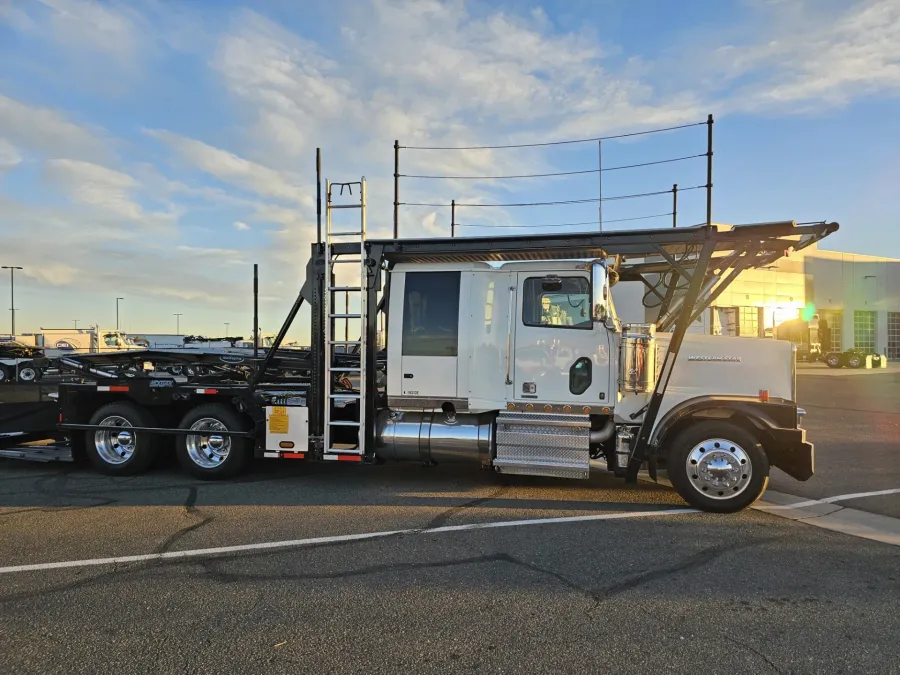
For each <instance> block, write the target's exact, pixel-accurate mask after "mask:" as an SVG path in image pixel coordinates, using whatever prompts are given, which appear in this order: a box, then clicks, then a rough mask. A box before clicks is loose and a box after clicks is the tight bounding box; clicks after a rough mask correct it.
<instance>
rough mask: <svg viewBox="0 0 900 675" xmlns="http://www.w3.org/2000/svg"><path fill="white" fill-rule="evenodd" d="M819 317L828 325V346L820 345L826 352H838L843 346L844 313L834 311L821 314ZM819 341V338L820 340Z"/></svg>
mask: <svg viewBox="0 0 900 675" xmlns="http://www.w3.org/2000/svg"><path fill="white" fill-rule="evenodd" d="M821 316H822V318H823V319H825V321H826V322H827V323H828V333H829V344H824V343H823V344H822V349H824V350H825V351H826V352H839V351H842V350H843V348H844V347H843V345H844V313H843V312H835V311H824V312H821ZM820 339H821V338H820Z"/></svg>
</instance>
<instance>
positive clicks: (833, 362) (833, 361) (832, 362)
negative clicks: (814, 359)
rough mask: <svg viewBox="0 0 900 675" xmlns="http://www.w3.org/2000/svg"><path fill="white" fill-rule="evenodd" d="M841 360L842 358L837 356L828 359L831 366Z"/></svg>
mask: <svg viewBox="0 0 900 675" xmlns="http://www.w3.org/2000/svg"><path fill="white" fill-rule="evenodd" d="M840 362H841V360H840V359H839V358H838V357H836V356H832V357H831V358H829V359H828V365H830V366H836V365H838V364H839V363H840Z"/></svg>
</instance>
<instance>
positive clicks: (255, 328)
mask: <svg viewBox="0 0 900 675" xmlns="http://www.w3.org/2000/svg"><path fill="white" fill-rule="evenodd" d="M253 358H254V359H256V358H259V265H258V264H257V263H253Z"/></svg>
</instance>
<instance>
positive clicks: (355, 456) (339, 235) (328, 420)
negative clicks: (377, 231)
mask: <svg viewBox="0 0 900 675" xmlns="http://www.w3.org/2000/svg"><path fill="white" fill-rule="evenodd" d="M325 185H326V199H325V261H326V264H325V293H324V300H325V302H324V309H325V312H324V319H325V321H324V324H325V399H324V401H323V404H324V407H325V414H324V417H323V421H324V429H323V434H324V438H323V441H324V443H323V448H322V458H323V459H326V460H356V461H360V460H362V458H363V456H364V455H365V454H366V405H365V404H366V380H367V378H366V317H367V312H368V298H367V293H366V292H365V291H366V251H365V241H366V179H365V176H363V178H362V179H361V180H359V181H356V182H352V183H332V182H331V181H326V183H325ZM336 188H339V189H340V191H339V192H338V196H340V195H343V194H344V190H345V189H346V190H348V192H349V194H350V195H352V194H353V190H354V188H357V189H358V194H359V201H358V202H354V203H347V204H335V203H334V202H333V196H334V190H335V189H336ZM335 209H359V212H360V218H359V229H358V230H353V231H344V230H335V229H334V223H333V222H332V211H333V210H335ZM353 238H356V239H357V240H358V241H359V242H360V246H359V255H358V256H354V255H351V256H339V255H335V253H334V244H335V243H337V242H345V241H347V240H348V239H350V240H352V239H353ZM353 265H356V266H357V269H358V271H359V276H358V277H357V280H356V281H354V282H353V283H351V284H350V285H338V284H337V275H336V274H335V269H336V268H338V267H341V268H343V267H344V266H349V267H350V269H353ZM338 293H344V294H345V298H347V302H346V303H345V308H344V311H343V312H339V311H338V309H337V302H336V297H337V296H336V294H338ZM351 296H357V297H358V298H359V311H358V312H357V313H351V310H350V300H349V298H350V297H351ZM339 322H343V325H344V331H343V338H344V339H338V331H337V330H336V327H337V324H338V323H339ZM351 322H358V324H359V339H357V340H351V339H350V336H351V335H353V334H354V333H353V331H352V330H351ZM338 347H343V349H344V353H347V352H349V351H358V353H359V365H358V366H353V367H346V366H341V365H338V364H336V363H335V360H336V354H337V348H338ZM338 374H345V378H344V379H343V382H345V383H347V384H348V385H349V388H347V389H344V390H342V391H337V389H338V385H336V384H335V375H338ZM354 379H355V380H356V385H355V386H354V384H353V380H354ZM354 402H355V403H356V407H357V409H358V411H359V414H358V416H356V419H344V418H341V419H335V414H336V411H337V410H338V409H339V408H345V407H347V406H351V405H352V404H353V403H354ZM348 427H352V428H354V429H355V430H356V442H355V444H354V443H336V442H335V436H336V435H337V433H336V430H337V429H340V428H344V429H346V428H348ZM345 440H349V436H348V437H347V438H346V439H345Z"/></svg>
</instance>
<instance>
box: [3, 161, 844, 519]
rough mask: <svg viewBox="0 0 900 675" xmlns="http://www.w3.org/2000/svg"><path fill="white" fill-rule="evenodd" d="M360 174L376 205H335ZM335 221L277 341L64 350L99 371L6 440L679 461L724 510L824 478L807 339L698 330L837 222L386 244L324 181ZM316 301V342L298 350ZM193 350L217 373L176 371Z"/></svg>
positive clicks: (218, 452) (359, 459) (692, 488)
mask: <svg viewBox="0 0 900 675" xmlns="http://www.w3.org/2000/svg"><path fill="white" fill-rule="evenodd" d="M348 187H349V188H352V189H353V190H355V191H356V194H357V195H358V197H357V198H356V199H355V200H354V201H350V202H348V203H335V202H334V198H335V195H339V194H343V190H344V188H348ZM337 190H339V192H337ZM344 199H346V198H344ZM335 209H357V210H358V211H359V216H360V218H359V221H358V222H359V226H358V227H355V228H354V229H353V230H352V231H346V230H339V229H337V228H335V227H334V226H333V223H332V212H333V211H334V210H335ZM325 215H326V229H325V237H324V241H321V242H317V243H314V244H313V245H312V247H311V255H310V259H309V261H308V263H307V268H306V280H305V282H304V284H303V287H302V289H301V290H300V293H299V295H298V297H297V299H296V301H295V303H294V305H293V307H292V309H291V310H290V312H289V313H288V316H287V317H286V319H285V321H284V324H283V325H282V327H281V330H280V331H279V333H278V335H277V336H276V338H275V341H274V344H273V345H272V347H271V348H270V349H268V350H267V351H266V352H265V354H264V355H261V356H260V357H259V358H255V357H253V356H251V355H245V354H234V353H220V354H213V353H207V352H196V353H194V352H193V350H168V351H167V350H152V349H150V350H144V351H141V352H138V353H129V352H120V353H111V354H102V353H100V354H84V355H72V356H68V357H64V358H62V359H60V363H61V367H62V368H64V369H69V371H70V372H72V373H80V381H78V382H71V383H62V384H60V386H59V392H58V400H57V401H54V402H42V403H40V405H41V406H43V407H41V408H40V409H38V408H34V409H32V410H31V411H30V412H29V414H30V418H29V419H31V420H33V423H31V424H26V423H25V422H24V420H25V418H24V417H21V418H20V419H19V420H18V421H17V419H16V415H15V414H11V413H12V411H10V410H9V409H6V410H4V409H5V408H6V406H5V405H0V443H2V442H3V437H2V434H3V433H4V432H7V433H9V432H13V433H18V434H22V435H27V436H28V437H29V438H34V437H36V436H41V435H42V434H43V437H45V438H46V437H48V436H50V435H55V437H56V439H57V441H59V442H63V441H67V442H68V443H70V445H71V448H72V452H73V453H74V455H75V456H76V457H83V458H86V459H87V460H88V461H89V462H90V463H91V464H92V465H93V466H94V467H95V468H96V469H98V470H100V471H103V472H105V473H108V474H113V475H126V474H135V473H139V472H141V471H145V470H147V469H148V468H149V467H150V465H151V464H152V462H153V461H154V459H155V457H156V456H157V455H158V454H159V453H160V452H161V451H162V450H163V447H164V441H166V440H167V439H168V441H170V442H171V441H174V447H175V452H176V454H177V456H178V459H179V461H180V463H181V465H182V466H183V467H184V469H185V470H186V471H188V472H189V473H190V474H192V475H193V476H195V477H197V478H201V479H211V480H215V479H227V478H230V477H233V476H235V475H237V474H239V473H240V472H241V471H243V470H244V469H245V468H246V466H247V463H248V461H249V460H250V459H251V458H253V457H256V458H270V459H280V460H298V461H306V462H318V461H326V462H338V463H341V462H346V463H362V464H372V463H380V462H387V461H409V462H418V463H422V464H425V465H438V466H439V465H442V464H460V463H462V464H469V465H471V466H472V467H473V468H481V469H487V470H490V471H494V472H498V473H504V474H519V475H536V476H549V477H556V478H568V479H585V478H588V476H589V475H590V473H591V472H592V471H597V470H603V471H610V472H612V473H614V474H615V475H617V476H621V477H622V478H624V479H625V480H627V481H635V480H637V477H638V474H639V472H640V471H641V470H642V469H643V468H646V469H647V470H648V472H649V474H650V476H651V477H652V478H653V479H656V477H657V472H658V470H659V469H660V468H665V469H666V470H667V472H668V477H669V479H670V480H671V482H672V484H673V485H674V487H675V489H676V490H677V491H678V493H679V494H680V495H681V496H682V497H683V498H684V499H685V500H686V501H687V502H688V503H690V504H692V505H693V506H695V507H698V508H700V509H704V510H707V511H714V512H733V511H737V510H740V509H742V508H745V507H746V506H748V505H749V504H751V503H753V502H754V501H755V500H756V499H757V498H759V496H760V495H761V494H762V493H763V491H764V490H765V488H766V485H767V483H768V477H769V470H770V467H772V466H777V467H779V468H781V469H782V470H784V471H785V472H786V473H788V474H789V475H791V476H792V477H794V478H795V479H797V480H807V479H809V478H810V477H811V476H812V473H813V454H814V450H813V446H812V444H811V443H809V442H808V441H807V439H806V433H805V431H804V430H803V429H802V427H801V424H800V422H801V417H802V415H803V411H802V410H800V409H799V408H798V407H797V403H796V373H795V357H794V349H795V347H794V345H792V344H791V343H790V342H786V341H779V340H767V339H752V338H729V337H712V336H706V335H695V334H687V329H688V327H689V326H690V325H691V324H692V323H693V322H694V321H695V320H696V319H697V317H698V316H700V315H701V313H702V312H703V310H704V308H706V307H708V306H709V305H710V303H712V302H713V301H714V300H715V299H716V297H718V295H719V294H720V293H721V292H722V291H724V290H725V288H727V286H728V285H729V284H730V283H731V282H732V281H733V280H734V279H735V278H736V276H737V275H738V274H739V273H740V272H741V271H742V270H745V269H749V268H755V267H761V266H764V265H769V264H771V263H772V262H774V261H775V260H776V259H778V258H780V257H782V256H784V255H787V254H788V253H789V252H790V251H792V250H800V249H802V248H805V247H806V246H809V245H810V244H813V243H814V242H816V241H819V240H821V239H822V238H823V237H825V236H828V235H829V234H831V233H832V232H834V231H836V230H837V229H838V225H837V224H836V223H825V222H821V223H813V224H801V225H798V224H796V223H795V222H793V221H783V222H770V223H759V224H751V225H743V226H734V227H722V226H716V225H711V224H707V225H700V226H696V227H685V228H672V229H651V230H637V231H634V230H633V231H623V232H608V233H598V232H590V233H580V234H565V235H558V236H557V235H540V236H527V237H522V236H512V237H497V238H489V237H475V238H460V237H454V238H449V239H441V238H437V239H369V238H368V237H367V236H366V184H365V179H364V178H363V179H362V180H361V181H356V182H353V183H334V184H332V183H326V208H325ZM629 282H637V283H639V284H642V285H643V286H644V287H646V289H647V293H648V294H650V295H652V296H654V297H656V298H658V300H659V302H658V303H655V304H656V312H655V316H653V317H651V318H650V319H648V320H647V321H646V322H643V323H630V324H626V323H624V322H623V321H621V320H620V319H619V317H618V315H617V311H616V307H615V301H614V296H615V295H616V292H615V286H616V284H623V285H624V284H627V283H629ZM347 294H352V297H353V299H352V300H351V301H350V302H347V301H346V297H347ZM338 298H343V299H344V302H343V303H340V304H339V302H338ZM304 302H306V303H308V304H309V306H310V307H311V312H310V314H311V327H310V328H311V331H310V334H311V336H312V337H311V341H312V344H311V346H310V347H309V349H305V350H296V349H283V348H282V344H283V342H284V339H285V335H286V334H287V332H288V330H289V329H290V327H291V325H292V324H293V322H294V319H295V318H296V316H297V313H298V310H299V308H300V306H301V305H302V303H304ZM647 316H649V314H647ZM381 325H383V326H384V341H385V343H386V344H385V347H384V349H383V350H381V349H380V344H379V335H380V326H381ZM191 360H193V361H192V362H194V363H195V364H197V365H199V364H203V365H205V366H206V367H207V372H208V375H206V376H204V377H199V378H195V379H193V380H191V381H186V380H184V379H183V378H178V377H176V376H174V375H172V374H171V365H172V363H181V364H182V365H183V364H184V363H185V362H186V361H191ZM33 405H35V406H36V405H38V404H37V403H35V404H33ZM3 413H6V414H3ZM23 415H24V413H23ZM51 418H52V419H54V420H58V421H55V422H54V424H53V425H52V428H48V427H47V426H44V427H43V428H42V429H41V428H35V427H36V426H40V425H42V424H43V425H46V423H47V420H48V419H51ZM17 423H18V428H15V427H16V424H17ZM10 425H12V427H11V426H10ZM10 438H11V437H9V436H7V441H6V445H7V448H9V446H10V445H14V441H13V440H10Z"/></svg>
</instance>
